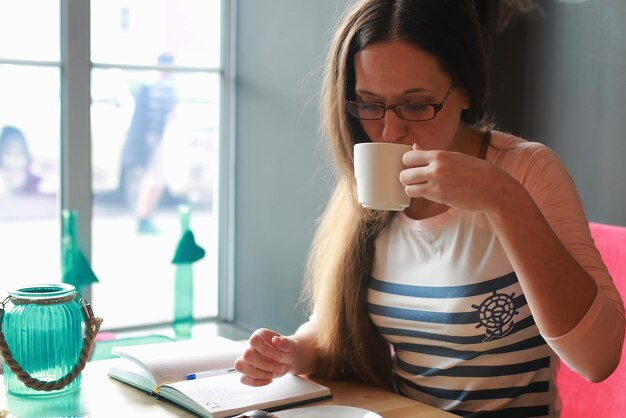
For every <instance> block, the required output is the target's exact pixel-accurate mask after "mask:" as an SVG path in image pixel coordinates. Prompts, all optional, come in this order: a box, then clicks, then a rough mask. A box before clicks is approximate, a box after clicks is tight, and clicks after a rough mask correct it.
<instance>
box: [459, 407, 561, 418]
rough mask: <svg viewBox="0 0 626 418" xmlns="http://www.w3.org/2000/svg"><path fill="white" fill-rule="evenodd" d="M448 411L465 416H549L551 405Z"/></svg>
mask: <svg viewBox="0 0 626 418" xmlns="http://www.w3.org/2000/svg"><path fill="white" fill-rule="evenodd" d="M448 412H450V413H451V414H454V415H459V416H461V417H464V418H531V417H546V416H548V414H549V413H550V407H549V406H548V405H537V406H523V407H517V408H504V409H501V410H499V411H462V410H458V409H457V410H454V411H448Z"/></svg>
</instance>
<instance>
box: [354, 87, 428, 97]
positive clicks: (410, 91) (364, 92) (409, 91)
mask: <svg viewBox="0 0 626 418" xmlns="http://www.w3.org/2000/svg"><path fill="white" fill-rule="evenodd" d="M355 93H356V94H358V95H366V96H375V97H382V96H381V95H379V94H377V93H374V92H372V91H369V90H364V89H358V90H356V91H355ZM414 93H429V94H431V93H433V91H432V90H429V89H426V88H423V87H413V88H410V89H407V90H404V91H403V92H402V93H401V94H400V95H401V96H404V95H407V94H414Z"/></svg>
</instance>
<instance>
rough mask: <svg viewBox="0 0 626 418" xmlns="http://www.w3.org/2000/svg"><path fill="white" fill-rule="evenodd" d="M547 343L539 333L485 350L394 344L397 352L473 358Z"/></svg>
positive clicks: (465, 358)
mask: <svg viewBox="0 0 626 418" xmlns="http://www.w3.org/2000/svg"><path fill="white" fill-rule="evenodd" d="M483 338H484V336H483ZM545 344H546V341H545V340H544V339H543V337H541V336H540V335H537V336H535V337H532V338H528V339H526V340H523V341H519V342H516V343H514V344H509V345H505V346H502V347H497V348H492V349H490V350H484V351H471V350H455V349H453V348H449V347H442V346H438V345H428V344H411V343H399V344H394V345H393V347H394V349H395V351H396V352H398V351H402V350H404V351H410V352H412V353H420V354H428V355H431V356H439V357H450V358H458V359H464V360H471V359H474V358H476V357H479V356H481V355H489V354H502V353H512V352H516V351H522V350H528V349H530V348H534V347H539V346H541V345H545Z"/></svg>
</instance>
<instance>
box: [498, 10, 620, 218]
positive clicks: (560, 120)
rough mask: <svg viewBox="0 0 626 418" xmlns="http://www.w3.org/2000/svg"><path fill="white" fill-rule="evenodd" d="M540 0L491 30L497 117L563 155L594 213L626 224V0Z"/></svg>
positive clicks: (509, 127) (508, 127) (510, 128)
mask: <svg viewBox="0 0 626 418" xmlns="http://www.w3.org/2000/svg"><path fill="white" fill-rule="evenodd" d="M541 4H542V7H543V10H544V15H543V16H539V15H536V16H534V17H533V16H527V17H525V18H521V19H517V20H515V21H514V22H513V23H512V24H511V25H510V26H509V27H508V28H507V29H506V30H505V31H504V32H502V33H501V34H496V35H495V36H494V38H493V39H494V49H495V50H494V55H493V69H492V78H493V83H492V95H491V104H492V108H493V110H494V113H495V114H496V121H497V122H498V123H499V125H500V126H501V127H502V128H503V129H504V130H508V131H511V132H513V133H516V134H519V135H522V136H524V137H526V138H528V139H533V140H536V141H539V142H543V143H545V144H547V145H548V146H550V147H551V148H553V149H554V150H555V151H556V152H557V153H558V154H559V155H560V156H561V159H562V160H563V162H564V163H565V166H566V167H567V169H568V170H569V172H570V173H571V175H572V177H573V179H574V181H575V182H576V185H577V188H578V191H579V193H580V195H581V197H582V199H583V204H584V206H585V210H586V212H587V216H588V218H589V219H590V220H593V221H598V222H605V223H612V224H618V225H626V130H625V125H626V25H624V22H625V21H626V2H624V1H623V0H591V1H588V2H585V3H581V4H566V3H562V2H558V1H554V0H550V1H542V2H541ZM492 17H493V16H492Z"/></svg>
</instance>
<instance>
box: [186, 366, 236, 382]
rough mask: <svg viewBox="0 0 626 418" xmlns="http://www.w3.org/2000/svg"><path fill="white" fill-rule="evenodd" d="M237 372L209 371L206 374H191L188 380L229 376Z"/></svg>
mask: <svg viewBox="0 0 626 418" xmlns="http://www.w3.org/2000/svg"><path fill="white" fill-rule="evenodd" d="M236 371H237V370H235V369H234V368H230V369H218V370H207V371H204V372H195V373H189V374H188V375H187V380H194V379H202V378H203V377H211V376H218V375H220V374H228V373H233V372H236Z"/></svg>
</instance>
